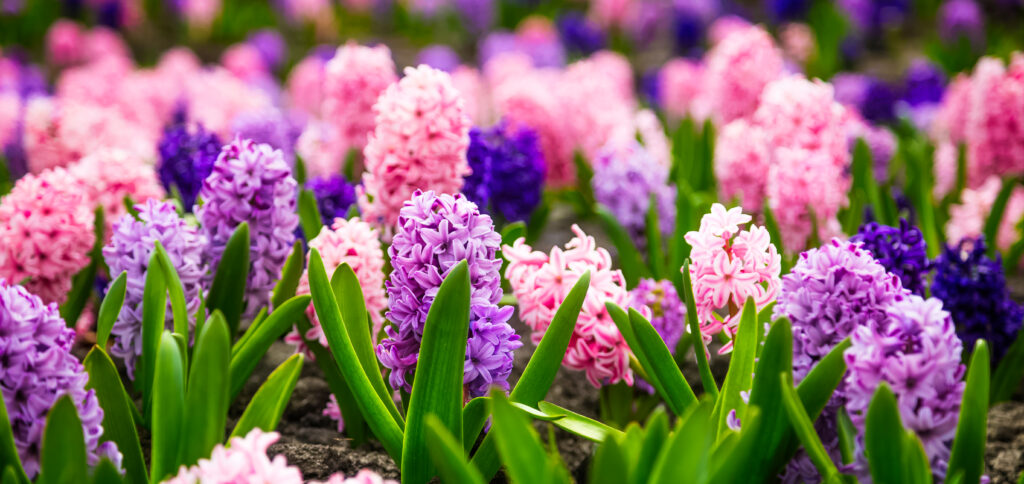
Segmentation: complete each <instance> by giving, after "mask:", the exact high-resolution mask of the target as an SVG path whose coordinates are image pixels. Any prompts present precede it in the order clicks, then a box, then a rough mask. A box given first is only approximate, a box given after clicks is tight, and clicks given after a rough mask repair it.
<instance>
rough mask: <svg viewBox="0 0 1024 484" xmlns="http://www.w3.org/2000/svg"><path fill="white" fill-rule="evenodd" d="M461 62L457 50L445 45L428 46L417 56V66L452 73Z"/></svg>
mask: <svg viewBox="0 0 1024 484" xmlns="http://www.w3.org/2000/svg"><path fill="white" fill-rule="evenodd" d="M460 63H461V61H460V60H459V54H458V53H456V52H455V49H452V48H451V47H448V46H447V45H444V44H433V45H428V46H426V47H424V48H423V49H421V50H420V52H419V53H418V54H416V64H417V65H419V64H426V65H428V66H430V67H433V68H434V69H438V70H442V71H445V72H452V71H454V70H455V68H456V67H459V64H460Z"/></svg>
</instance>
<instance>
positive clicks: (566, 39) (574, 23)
mask: <svg viewBox="0 0 1024 484" xmlns="http://www.w3.org/2000/svg"><path fill="white" fill-rule="evenodd" d="M556 23H557V25H558V36H559V37H560V38H561V39H562V43H563V44H565V48H566V49H568V50H570V51H572V52H577V53H579V54H582V55H584V56H588V55H590V54H593V53H594V52H597V51H599V50H601V49H603V48H604V47H605V44H606V43H607V41H606V39H605V33H604V31H603V30H601V27H600V26H599V25H597V24H596V23H595V22H594V21H592V20H590V19H588V18H587V17H585V16H584V15H583V14H581V13H579V12H567V13H564V14H562V15H560V16H559V17H558V19H557V21H556Z"/></svg>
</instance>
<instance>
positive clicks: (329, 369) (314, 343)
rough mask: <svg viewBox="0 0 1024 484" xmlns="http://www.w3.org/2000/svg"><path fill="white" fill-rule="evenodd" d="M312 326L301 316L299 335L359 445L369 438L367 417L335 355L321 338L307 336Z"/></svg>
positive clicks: (353, 439)
mask: <svg viewBox="0 0 1024 484" xmlns="http://www.w3.org/2000/svg"><path fill="white" fill-rule="evenodd" d="M311 327H312V325H310V324H309V321H308V320H307V319H306V318H300V319H299V322H298V324H297V328H298V330H299V336H301V337H302V341H303V343H305V344H306V347H307V348H309V351H310V352H311V353H313V358H314V360H316V365H317V366H318V367H320V371H321V372H323V374H324V380H326V381H327V388H328V389H330V390H331V394H333V395H334V397H335V399H336V400H337V401H338V407H339V408H340V409H341V416H342V418H344V419H345V433H346V434H347V435H348V436H349V437H350V438H351V439H352V446H353V447H359V446H360V445H362V444H364V443H366V440H367V439H368V438H369V437H368V435H367V434H368V433H369V431H370V429H369V428H368V427H367V424H366V419H365V418H363V414H362V412H361V411H360V410H359V404H358V403H356V400H355V398H354V397H353V396H352V390H351V389H350V388H349V387H348V383H346V382H345V377H344V376H342V374H341V369H340V368H339V367H338V363H337V362H335V361H334V356H333V355H331V352H330V351H329V350H328V349H327V348H324V347H323V346H321V345H320V341H319V340H317V339H312V340H311V339H309V338H307V337H306V334H307V333H308V332H309V330H310V328H311Z"/></svg>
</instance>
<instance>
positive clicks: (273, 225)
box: [195, 139, 299, 317]
mask: <svg viewBox="0 0 1024 484" xmlns="http://www.w3.org/2000/svg"><path fill="white" fill-rule="evenodd" d="M297 189H298V183H296V182H295V179H294V178H292V174H291V169H290V168H289V167H288V165H287V164H286V163H285V161H284V157H283V155H282V154H281V152H280V151H277V150H272V149H271V148H270V147H269V146H267V145H262V144H256V143H254V142H252V141H250V140H243V139H236V140H235V141H233V142H232V143H231V144H229V145H226V146H225V147H224V149H223V150H222V151H221V153H220V156H218V157H217V161H215V162H214V164H213V171H212V172H211V173H210V176H208V177H207V178H206V180H205V181H203V187H202V189H200V191H199V196H200V198H202V202H203V204H202V205H199V206H197V207H196V208H195V212H196V216H197V217H198V219H199V221H200V223H201V224H202V232H203V234H204V235H205V236H206V238H207V240H208V243H209V245H208V246H207V253H206V254H205V256H204V258H205V260H207V261H209V262H210V264H211V270H213V271H216V268H217V265H218V263H219V262H220V258H221V256H222V255H223V254H224V247H225V246H226V245H227V242H228V239H230V238H231V235H232V234H233V233H234V231H235V229H236V228H237V227H238V226H239V225H240V224H241V223H242V222H248V224H249V240H250V253H249V280H248V282H247V285H246V298H245V300H246V309H245V314H246V316H247V317H252V316H254V315H255V314H256V313H257V312H258V311H259V310H260V308H262V307H263V306H266V305H267V302H269V300H270V291H271V289H273V287H274V284H275V282H276V281H277V278H278V276H279V275H280V273H281V268H282V267H284V262H285V260H286V259H287V258H288V254H289V253H290V252H291V246H292V242H293V241H294V240H295V228H296V227H297V226H298V225H299V218H298V216H297V215H296V214H295V209H296V205H297V203H296V197H297V195H296V194H297V192H298V190H297Z"/></svg>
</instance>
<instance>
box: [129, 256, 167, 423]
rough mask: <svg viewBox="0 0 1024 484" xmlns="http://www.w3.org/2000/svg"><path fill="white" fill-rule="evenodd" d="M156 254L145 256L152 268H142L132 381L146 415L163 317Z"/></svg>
mask: <svg viewBox="0 0 1024 484" xmlns="http://www.w3.org/2000/svg"><path fill="white" fill-rule="evenodd" d="M157 264H159V262H157V254H156V253H155V252H154V253H153V254H152V255H151V256H150V258H149V266H148V267H152V268H153V269H155V270H147V271H146V285H145V288H144V289H143V291H142V358H141V359H140V360H139V361H137V365H138V366H137V367H136V368H135V377H136V383H140V382H139V380H141V383H142V385H141V388H142V397H143V409H144V411H145V414H146V417H147V419H148V418H149V417H150V408H151V404H152V402H153V374H154V372H155V370H156V361H157V353H158V352H159V350H160V340H161V337H162V335H163V333H164V328H165V324H166V323H165V322H166V320H167V285H166V283H165V282H164V281H165V280H164V275H163V271H161V270H159V269H158V268H157ZM140 367H141V368H140Z"/></svg>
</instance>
